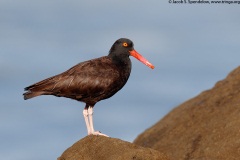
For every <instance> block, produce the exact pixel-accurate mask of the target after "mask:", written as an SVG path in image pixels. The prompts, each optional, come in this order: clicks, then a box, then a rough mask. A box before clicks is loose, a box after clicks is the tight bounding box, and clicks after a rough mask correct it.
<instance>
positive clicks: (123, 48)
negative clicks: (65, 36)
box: [108, 38, 154, 69]
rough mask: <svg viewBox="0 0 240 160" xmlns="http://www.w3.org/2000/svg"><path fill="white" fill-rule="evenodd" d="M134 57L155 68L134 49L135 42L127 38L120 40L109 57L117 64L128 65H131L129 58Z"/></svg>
mask: <svg viewBox="0 0 240 160" xmlns="http://www.w3.org/2000/svg"><path fill="white" fill-rule="evenodd" d="M130 55H131V56H133V57H135V58H136V59H138V60H139V61H141V62H142V63H144V64H145V65H147V66H148V67H150V68H152V69H153V68H154V66H153V65H152V64H151V63H150V62H148V61H147V60H146V59H145V58H144V57H143V56H142V55H141V54H139V53H138V52H137V51H136V50H134V48H133V42H132V41H131V40H130V39H127V38H120V39H118V40H117V41H116V42H115V43H114V44H113V45H112V47H111V49H110V51H109V54H108V56H109V57H111V58H112V59H113V61H114V62H115V63H118V64H123V63H124V64H126V63H127V62H129V63H130V59H129V56H130Z"/></svg>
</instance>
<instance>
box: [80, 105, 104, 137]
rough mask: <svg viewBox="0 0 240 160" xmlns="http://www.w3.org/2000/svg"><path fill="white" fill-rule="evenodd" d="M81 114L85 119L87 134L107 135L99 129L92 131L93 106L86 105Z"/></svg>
mask: <svg viewBox="0 0 240 160" xmlns="http://www.w3.org/2000/svg"><path fill="white" fill-rule="evenodd" d="M83 116H84V120H85V123H86V126H87V131H88V135H100V136H105V137H108V136H107V135H105V134H103V133H101V132H99V131H94V128H93V106H88V105H86V106H85V108H84V110H83Z"/></svg>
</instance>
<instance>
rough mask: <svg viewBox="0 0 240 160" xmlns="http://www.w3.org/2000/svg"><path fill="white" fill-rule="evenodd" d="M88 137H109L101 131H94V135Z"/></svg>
mask: <svg viewBox="0 0 240 160" xmlns="http://www.w3.org/2000/svg"><path fill="white" fill-rule="evenodd" d="M88 135H96V136H104V137H109V136H108V135H106V134H103V133H101V132H100V131H94V132H93V133H90V134H88Z"/></svg>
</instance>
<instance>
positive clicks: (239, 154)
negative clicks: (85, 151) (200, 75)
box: [134, 67, 240, 160]
mask: <svg viewBox="0 0 240 160" xmlns="http://www.w3.org/2000/svg"><path fill="white" fill-rule="evenodd" d="M159 107H160V106H159ZM134 143H135V144H137V145H141V146H143V147H151V148H153V149H156V150H158V151H160V152H163V153H166V154H168V155H169V156H172V157H173V159H176V160H189V159H194V160H200V159H201V160H205V159H206V160H225V159H227V160H231V159H233V160H234V159H236V160H237V159H240V67H238V68H237V69H235V70H234V71H233V72H231V73H230V74H229V75H228V76H227V77H226V79H224V80H222V81H219V82H218V83H216V85H215V86H214V87H213V88H212V89H211V90H208V91H205V92H202V93H201V94H200V95H198V96H197V97H195V98H192V99H190V100H188V101H187V102H185V103H183V104H181V105H180V106H178V107H176V108H175V109H174V110H172V111H171V112H170V113H169V114H168V115H167V116H165V117H164V118H163V119H162V120H160V121H159V122H158V123H156V124H155V125H154V126H152V127H151V128H149V129H147V130H146V131H145V132H144V133H142V134H141V135H139V136H138V138H137V139H136V140H135V141H134Z"/></svg>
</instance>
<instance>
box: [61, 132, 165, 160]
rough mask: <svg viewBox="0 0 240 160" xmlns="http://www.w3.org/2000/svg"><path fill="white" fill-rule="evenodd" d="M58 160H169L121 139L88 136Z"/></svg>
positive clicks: (154, 151)
mask: <svg viewBox="0 0 240 160" xmlns="http://www.w3.org/2000/svg"><path fill="white" fill-rule="evenodd" d="M58 160H169V159H168V157H167V156H166V155H164V154H162V153H160V152H159V151H156V150H153V149H150V148H144V147H140V146H138V145H135V144H132V143H129V142H125V141H122V140H120V139H115V138H108V137H103V136H87V137H85V138H83V139H81V140H80V141H78V142H76V143H75V144H73V146H71V147H70V148H68V149H67V150H66V151H64V153H63V154H62V155H61V156H60V157H59V158H58Z"/></svg>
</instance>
